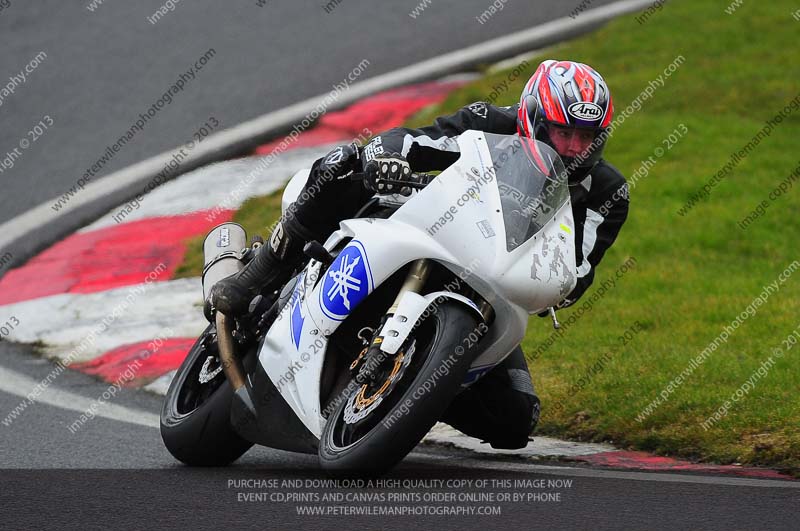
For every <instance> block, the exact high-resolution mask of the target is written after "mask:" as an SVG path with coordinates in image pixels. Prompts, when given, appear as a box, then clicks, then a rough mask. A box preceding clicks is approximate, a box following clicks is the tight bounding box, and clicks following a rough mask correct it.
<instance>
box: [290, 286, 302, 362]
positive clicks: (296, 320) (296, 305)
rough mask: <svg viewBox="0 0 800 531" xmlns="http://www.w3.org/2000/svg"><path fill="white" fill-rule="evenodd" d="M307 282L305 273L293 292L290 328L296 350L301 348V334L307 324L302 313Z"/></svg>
mask: <svg viewBox="0 0 800 531" xmlns="http://www.w3.org/2000/svg"><path fill="white" fill-rule="evenodd" d="M304 281H305V273H303V274H302V275H300V278H298V279H297V285H296V286H295V288H294V292H292V297H291V299H290V300H291V304H292V306H291V307H292V312H291V313H290V314H289V326H290V327H291V329H292V343H294V346H295V348H298V349H299V348H300V334H301V333H302V332H303V323H305V320H306V318H305V316H304V315H303V314H302V312H301V311H300V306H301V303H302V302H303V295H304V293H303V286H304Z"/></svg>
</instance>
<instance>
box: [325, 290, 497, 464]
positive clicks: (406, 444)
mask: <svg viewBox="0 0 800 531" xmlns="http://www.w3.org/2000/svg"><path fill="white" fill-rule="evenodd" d="M483 331H485V327H484V325H481V327H478V326H477V319H476V316H475V315H474V314H473V313H471V312H470V311H468V310H467V309H465V308H464V307H463V306H461V305H460V304H457V303H453V302H445V303H444V304H442V305H441V306H439V308H438V310H437V311H436V312H433V313H432V314H431V315H430V316H428V317H426V318H425V320H424V321H422V322H421V323H419V324H418V326H417V327H416V329H415V331H414V333H413V336H412V337H410V338H409V339H408V340H407V341H406V343H405V344H404V345H403V348H401V349H400V351H399V352H398V353H397V354H396V355H394V356H390V357H389V358H388V359H387V360H386V361H385V362H384V363H383V364H382V365H381V366H380V367H379V371H380V372H378V373H377V376H378V377H377V378H375V380H374V381H373V382H371V383H369V384H365V385H361V386H356V385H355V383H354V382H351V386H349V387H348V389H350V390H351V391H350V392H349V393H348V394H347V395H346V397H345V398H344V399H343V400H341V402H340V404H339V406H338V407H337V408H336V410H335V411H334V412H333V413H332V414H331V416H330V417H329V418H328V422H327V423H326V424H325V428H324V429H323V432H322V437H321V439H320V444H319V459H320V463H321V465H322V467H323V468H324V469H325V470H326V471H328V472H329V473H331V474H332V475H351V474H357V475H367V476H374V475H380V474H383V473H384V472H386V471H388V470H389V469H391V468H392V467H393V466H394V465H395V464H397V463H398V462H399V461H401V460H402V459H403V458H404V457H405V456H406V454H408V453H409V452H410V451H411V450H412V449H413V448H414V447H415V446H416V445H417V443H419V441H420V440H421V439H422V438H423V437H424V436H425V434H426V433H427V432H428V431H429V430H430V429H431V427H433V425H434V424H435V423H436V421H437V420H439V418H440V417H441V416H442V414H443V413H444V411H445V409H446V408H447V406H448V405H449V404H450V402H451V401H452V399H453V397H454V396H455V395H456V393H457V392H458V391H459V389H460V385H461V383H462V382H463V381H464V377H465V375H466V373H467V370H468V369H469V366H470V364H471V363H472V360H473V358H474V355H475V351H476V343H477V342H478V340H479V338H480V337H481V335H482V332H483ZM353 387H355V389H354V390H353Z"/></svg>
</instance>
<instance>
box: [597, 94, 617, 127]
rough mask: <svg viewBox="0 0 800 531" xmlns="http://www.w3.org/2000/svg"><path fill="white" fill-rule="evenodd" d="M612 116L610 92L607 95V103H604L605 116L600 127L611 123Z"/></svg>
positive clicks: (612, 105)
mask: <svg viewBox="0 0 800 531" xmlns="http://www.w3.org/2000/svg"><path fill="white" fill-rule="evenodd" d="M613 116H614V104H613V103H612V102H611V94H609V95H608V104H606V117H605V118H604V119H603V123H602V124H600V127H608V124H610V123H611V118H612V117H613Z"/></svg>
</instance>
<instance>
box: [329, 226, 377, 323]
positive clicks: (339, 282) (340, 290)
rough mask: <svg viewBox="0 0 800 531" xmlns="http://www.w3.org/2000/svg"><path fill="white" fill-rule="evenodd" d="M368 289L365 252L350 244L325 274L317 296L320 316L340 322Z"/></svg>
mask: <svg viewBox="0 0 800 531" xmlns="http://www.w3.org/2000/svg"><path fill="white" fill-rule="evenodd" d="M372 289H373V282H372V271H371V270H370V267H369V261H368V260H367V252H366V251H365V250H364V246H363V245H362V244H361V242H359V241H357V240H353V241H351V242H350V243H349V244H348V245H347V247H345V248H344V249H342V252H340V253H339V256H337V257H336V260H334V261H333V263H332V264H331V266H330V268H328V271H327V272H326V273H325V279H324V280H323V282H322V289H321V290H320V292H319V296H320V306H321V307H322V312H323V313H324V314H325V315H326V316H328V317H330V318H331V319H334V320H336V321H344V320H345V319H346V318H347V316H348V315H349V314H350V312H351V311H352V310H353V309H354V308H355V307H356V306H358V304H359V303H360V302H361V301H363V300H364V299H365V298H366V297H367V295H369V294H370V292H372Z"/></svg>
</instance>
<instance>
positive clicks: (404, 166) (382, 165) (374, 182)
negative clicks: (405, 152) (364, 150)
mask: <svg viewBox="0 0 800 531" xmlns="http://www.w3.org/2000/svg"><path fill="white" fill-rule="evenodd" d="M411 175H412V174H411V166H410V165H409V164H408V161H407V160H406V159H405V157H404V156H402V155H400V154H399V153H386V154H380V155H378V156H376V157H375V158H374V159H372V160H371V161H369V162H367V163H366V164H364V187H365V188H366V189H367V190H369V191H371V192H377V193H381V194H393V193H406V191H407V193H409V194H410V193H411V189H410V188H407V187H403V186H402V185H399V184H397V183H387V182H385V181H386V180H391V181H407V182H411V181H413V178H412V176H411ZM406 195H407V194H406Z"/></svg>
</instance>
